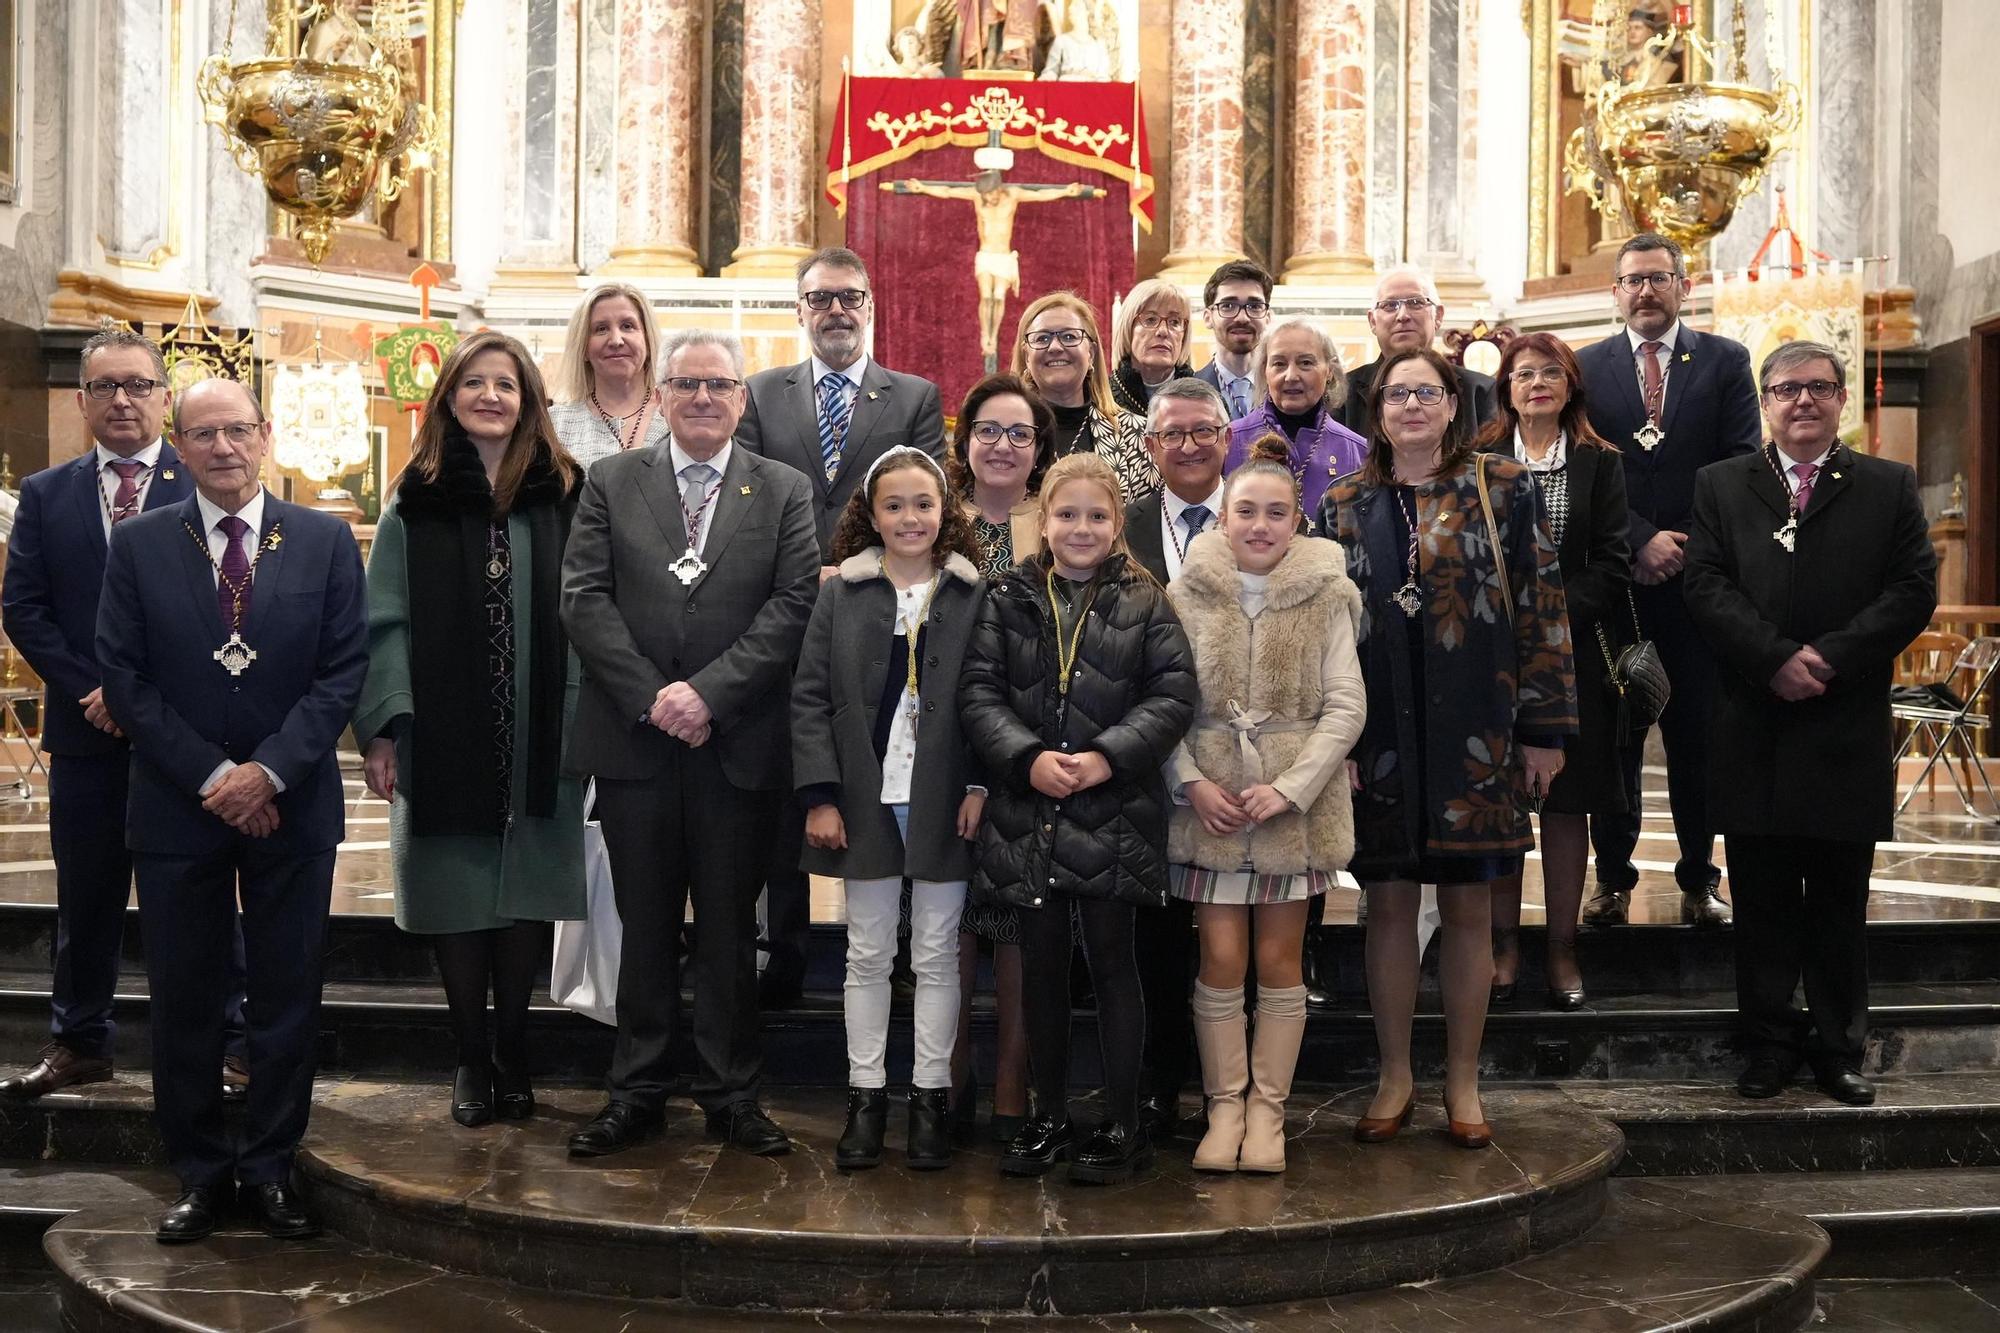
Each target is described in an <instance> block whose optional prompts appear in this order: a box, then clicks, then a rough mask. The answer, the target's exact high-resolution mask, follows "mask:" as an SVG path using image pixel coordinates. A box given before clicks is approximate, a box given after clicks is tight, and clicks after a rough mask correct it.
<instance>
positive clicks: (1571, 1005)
mask: <svg viewBox="0 0 2000 1333" xmlns="http://www.w3.org/2000/svg"><path fill="white" fill-rule="evenodd" d="M1583 1003H1584V994H1583V987H1581V986H1578V987H1576V988H1575V989H1574V990H1564V989H1562V988H1561V987H1558V986H1551V987H1549V1008H1551V1009H1553V1010H1555V1011H1556V1012H1557V1013H1561V1014H1567V1013H1570V1012H1572V1011H1573V1010H1577V1009H1581V1008H1583Z"/></svg>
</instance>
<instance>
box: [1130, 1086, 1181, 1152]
mask: <svg viewBox="0 0 2000 1333" xmlns="http://www.w3.org/2000/svg"><path fill="white" fill-rule="evenodd" d="M1139 1122H1140V1123H1141V1124H1143V1125H1144V1126H1145V1127H1146V1133H1147V1134H1148V1135H1150V1136H1151V1137H1152V1139H1153V1141H1154V1142H1156V1143H1157V1142H1159V1141H1160V1140H1162V1139H1171V1138H1173V1136H1174V1131H1175V1130H1176V1129H1178V1128H1179V1127H1180V1123H1181V1099H1180V1098H1179V1097H1177V1096H1175V1095H1174V1094H1173V1093H1170V1092H1155V1093H1149V1094H1148V1095H1146V1096H1144V1097H1141V1098H1140V1099H1139Z"/></svg>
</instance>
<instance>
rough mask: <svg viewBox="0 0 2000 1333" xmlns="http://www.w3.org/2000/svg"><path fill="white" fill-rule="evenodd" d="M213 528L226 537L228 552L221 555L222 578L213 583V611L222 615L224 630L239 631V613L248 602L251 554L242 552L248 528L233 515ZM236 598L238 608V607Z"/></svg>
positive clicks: (247, 525) (248, 526)
mask: <svg viewBox="0 0 2000 1333" xmlns="http://www.w3.org/2000/svg"><path fill="white" fill-rule="evenodd" d="M215 526H217V527H218V528H221V529H222V533H223V535H224V536H226V537H227V538H229V549H228V550H226V551H224V552H223V553H222V577H221V578H219V579H217V580H216V581H215V605H216V609H217V610H219V611H221V612H222V627H223V628H224V629H226V630H235V629H241V628H242V627H243V622H242V619H241V612H242V611H243V610H246V609H248V606H249V603H250V553H249V552H248V551H246V550H244V549H243V534H244V533H246V532H248V531H250V525H249V524H248V523H245V522H244V521H243V520H242V519H240V518H238V517H237V516H236V515H234V514H225V515H223V517H222V519H221V521H220V522H218V523H217V524H216V525H215ZM239 597H240V598H241V599H242V603H243V605H242V606H241V607H239V606H238V605H237V599H238V598H239Z"/></svg>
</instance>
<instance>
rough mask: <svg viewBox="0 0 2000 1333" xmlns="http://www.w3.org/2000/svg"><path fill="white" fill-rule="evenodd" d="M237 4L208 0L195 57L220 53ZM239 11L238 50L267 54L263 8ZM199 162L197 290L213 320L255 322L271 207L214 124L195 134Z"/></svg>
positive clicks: (240, 7)
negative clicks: (210, 302)
mask: <svg viewBox="0 0 2000 1333" xmlns="http://www.w3.org/2000/svg"><path fill="white" fill-rule="evenodd" d="M235 2H236V0H207V4H206V13H205V14H202V13H197V14H195V15H194V16H193V17H195V18H198V19H201V20H204V21H205V23H206V28H207V31H206V33H205V34H200V36H202V37H204V38H205V40H201V41H199V42H197V44H196V46H195V47H194V51H195V52H196V53H206V52H208V51H215V50H220V49H221V46H222V40H223V35H224V33H225V32H226V31H227V29H228V26H229V10H230V6H231V4H232V3H235ZM236 9H237V13H236V49H237V50H238V51H241V52H246V53H254V52H258V51H261V50H263V48H264V36H265V33H266V32H267V31H268V30H269V28H268V24H267V21H266V15H265V12H264V9H263V7H262V6H261V5H245V4H240V3H237V4H236ZM196 63H197V64H199V63H200V62H199V60H197V61H196ZM195 160H196V162H198V163H199V164H200V173H201V182H202V190H203V198H202V204H203V209H202V219H201V222H202V225H201V243H202V256H201V257H202V264H201V270H202V273H201V279H200V282H199V286H200V287H201V289H202V290H203V291H205V292H208V293H210V294H212V295H213V296H215V298H216V300H217V305H216V309H215V312H214V313H213V314H212V315H211V316H210V317H209V318H210V322H212V323H214V324H217V325H226V324H234V325H239V326H240V325H247V324H251V323H254V322H255V320H256V300H257V296H256V291H255V289H254V288H253V287H252V285H251V282H250V263H251V261H252V260H253V259H255V258H256V257H257V255H259V254H261V253H262V252H263V249H264V240H265V236H266V234H267V232H268V231H269V229H270V223H269V216H270V206H269V204H268V203H266V201H265V198H264V190H263V187H262V186H261V185H260V184H259V183H258V181H257V179H256V178H255V177H253V176H251V175H250V174H249V173H248V172H246V171H243V170H242V169H241V168H239V167H238V166H237V165H236V162H235V159H234V158H232V157H230V155H229V149H228V147H227V145H226V144H225V142H224V140H223V137H222V133H221V131H219V130H217V129H216V128H215V127H214V126H212V125H208V124H206V123H204V124H203V125H202V126H201V127H200V129H199V130H198V131H197V132H196V137H195Z"/></svg>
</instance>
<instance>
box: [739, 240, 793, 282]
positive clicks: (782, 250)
mask: <svg viewBox="0 0 2000 1333" xmlns="http://www.w3.org/2000/svg"><path fill="white" fill-rule="evenodd" d="M811 253H812V251H811V250H808V249H807V248H806V247H805V246H803V245H739V246H737V247H736V253H735V254H734V255H732V256H731V257H730V260H729V263H727V264H726V265H724V266H723V269H722V276H723V277H725V278H789V277H792V276H793V275H795V274H796V273H797V272H798V267H799V261H800V260H801V259H804V258H805V257H806V256H807V255H809V254H811Z"/></svg>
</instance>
